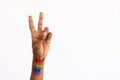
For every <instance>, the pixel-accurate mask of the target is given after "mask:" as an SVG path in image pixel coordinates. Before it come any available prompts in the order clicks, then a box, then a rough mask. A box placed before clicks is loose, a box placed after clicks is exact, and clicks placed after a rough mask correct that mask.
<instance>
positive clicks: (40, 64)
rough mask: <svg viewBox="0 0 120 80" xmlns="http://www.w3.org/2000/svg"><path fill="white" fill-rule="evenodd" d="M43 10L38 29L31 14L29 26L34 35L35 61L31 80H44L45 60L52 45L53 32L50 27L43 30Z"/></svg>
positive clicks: (33, 49) (32, 35)
mask: <svg viewBox="0 0 120 80" xmlns="http://www.w3.org/2000/svg"><path fill="white" fill-rule="evenodd" d="M42 23H43V12H41V13H40V15H39V21H38V30H37V31H36V30H35V28H34V24H33V20H32V16H29V27H30V31H31V37H32V51H33V62H32V71H31V77H30V80H43V73H44V61H45V58H46V56H47V54H48V50H49V47H50V40H51V37H52V33H51V32H49V29H48V27H45V28H44V30H42Z"/></svg>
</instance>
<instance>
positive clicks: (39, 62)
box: [33, 58, 44, 75]
mask: <svg viewBox="0 0 120 80" xmlns="http://www.w3.org/2000/svg"><path fill="white" fill-rule="evenodd" d="M43 62H44V59H40V58H36V59H35V62H34V67H33V73H34V74H36V75H38V74H40V72H41V69H42V66H41V65H42V64H43Z"/></svg>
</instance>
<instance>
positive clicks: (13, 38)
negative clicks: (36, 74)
mask: <svg viewBox="0 0 120 80" xmlns="http://www.w3.org/2000/svg"><path fill="white" fill-rule="evenodd" d="M41 11H43V12H44V26H48V27H49V28H50V31H51V32H53V38H52V43H51V48H50V51H49V54H48V56H47V58H46V62H45V72H44V73H45V74H44V80H120V1H119V0H0V80H29V78H30V74H31V64H32V47H31V34H30V30H29V26H28V16H29V15H32V16H33V19H34V24H35V28H36V29H37V22H38V16H39V12H41Z"/></svg>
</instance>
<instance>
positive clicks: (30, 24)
mask: <svg viewBox="0 0 120 80" xmlns="http://www.w3.org/2000/svg"><path fill="white" fill-rule="evenodd" d="M29 27H30V31H31V33H34V32H35V28H34V24H33V19H32V16H29Z"/></svg>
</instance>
